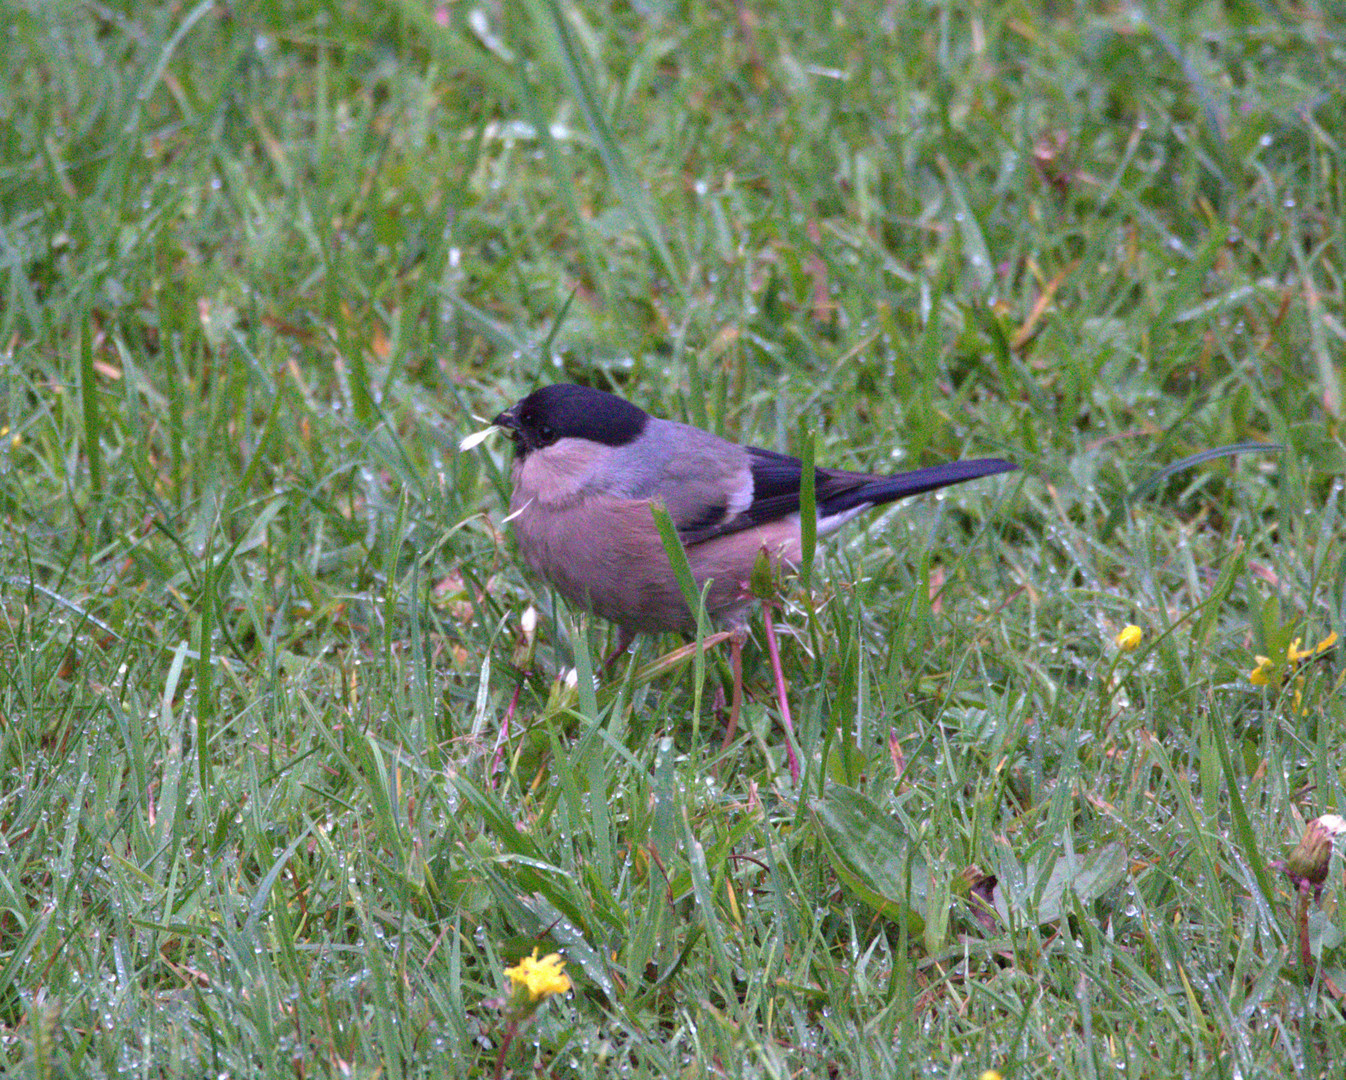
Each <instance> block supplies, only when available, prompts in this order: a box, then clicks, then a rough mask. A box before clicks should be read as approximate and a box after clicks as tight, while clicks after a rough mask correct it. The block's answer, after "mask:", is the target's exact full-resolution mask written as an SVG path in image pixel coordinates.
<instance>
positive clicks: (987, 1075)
mask: <svg viewBox="0 0 1346 1080" xmlns="http://www.w3.org/2000/svg"><path fill="white" fill-rule="evenodd" d="M1127 629H1129V630H1134V629H1135V627H1127ZM979 1080H1002V1077H1001V1075H1000V1073H998V1072H997V1071H996V1070H995V1069H987V1070H986V1071H985V1072H984V1073H982V1074H981V1077H980V1078H979Z"/></svg>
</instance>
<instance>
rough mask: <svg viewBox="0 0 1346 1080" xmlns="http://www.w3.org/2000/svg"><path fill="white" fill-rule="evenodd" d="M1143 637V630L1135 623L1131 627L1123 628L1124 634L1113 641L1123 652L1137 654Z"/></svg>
mask: <svg viewBox="0 0 1346 1080" xmlns="http://www.w3.org/2000/svg"><path fill="white" fill-rule="evenodd" d="M1142 636H1143V635H1142V634H1141V629H1140V627H1139V626H1136V625H1135V624H1134V623H1133V624H1131V625H1130V626H1124V627H1122V632H1121V633H1120V634H1118V635H1117V636H1116V637H1115V638H1114V639H1113V640H1114V641H1116V642H1117V648H1119V649H1121V650H1122V652H1135V651H1136V650H1137V649H1139V648H1140V639H1141V637H1142Z"/></svg>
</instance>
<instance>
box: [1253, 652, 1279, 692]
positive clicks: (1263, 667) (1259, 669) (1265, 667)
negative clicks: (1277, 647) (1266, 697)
mask: <svg viewBox="0 0 1346 1080" xmlns="http://www.w3.org/2000/svg"><path fill="white" fill-rule="evenodd" d="M1255 659H1256V660H1257V666H1256V667H1255V668H1253V669H1252V671H1250V672H1248V681H1249V682H1250V683H1252V684H1253V685H1254V686H1270V685H1271V676H1272V675H1274V674H1275V673H1276V665H1275V664H1273V663H1272V662H1271V657H1269V656H1258V657H1255Z"/></svg>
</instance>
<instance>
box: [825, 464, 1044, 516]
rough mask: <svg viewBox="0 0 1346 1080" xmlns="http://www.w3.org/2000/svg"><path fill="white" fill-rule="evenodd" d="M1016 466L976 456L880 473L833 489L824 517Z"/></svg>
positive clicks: (991, 474)
mask: <svg viewBox="0 0 1346 1080" xmlns="http://www.w3.org/2000/svg"><path fill="white" fill-rule="evenodd" d="M1018 467H1019V466H1017V465H1013V464H1011V463H1010V462H1008V461H1004V460H1002V459H1001V458H976V459H975V460H972V461H949V462H946V463H945V464H943V465H931V466H929V467H928V468H925V469H913V470H911V472H904V473H897V474H896V475H894V476H881V477H878V478H876V479H874V480H871V481H870V482H869V483H867V484H858V485H856V486H855V487H854V488H852V489H851V490H849V491H839V492H837V493H836V494H835V495H833V496H832V497H831V498H829V499H828V500H827V505H826V511H825V512H826V514H827V515H828V516H832V515H835V514H844V513H846V511H848V510H853V509H854V508H855V507H857V506H880V505H882V504H883V503H889V502H892V501H893V500H895V499H905V498H907V496H909V495H920V494H922V493H923V492H926V491H934V490H936V489H937V488H942V487H948V486H949V485H950V484H961V483H963V482H964V481H966V480H976V479H978V478H979V477H982V476H994V475H996V473H1004V472H1013V471H1014V470H1015V469H1017V468H1018ZM821 509H822V508H821V507H820V510H821Z"/></svg>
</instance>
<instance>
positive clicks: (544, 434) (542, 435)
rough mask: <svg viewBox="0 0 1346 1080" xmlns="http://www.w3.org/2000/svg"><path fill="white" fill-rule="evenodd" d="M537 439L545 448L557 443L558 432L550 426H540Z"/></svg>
mask: <svg viewBox="0 0 1346 1080" xmlns="http://www.w3.org/2000/svg"><path fill="white" fill-rule="evenodd" d="M537 437H538V439H539V440H541V442H542V445H543V446H550V445H551V444H552V443H554V442H555V441H556V432H555V431H554V430H553V429H552V426H551V425H550V424H538V426H537Z"/></svg>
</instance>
